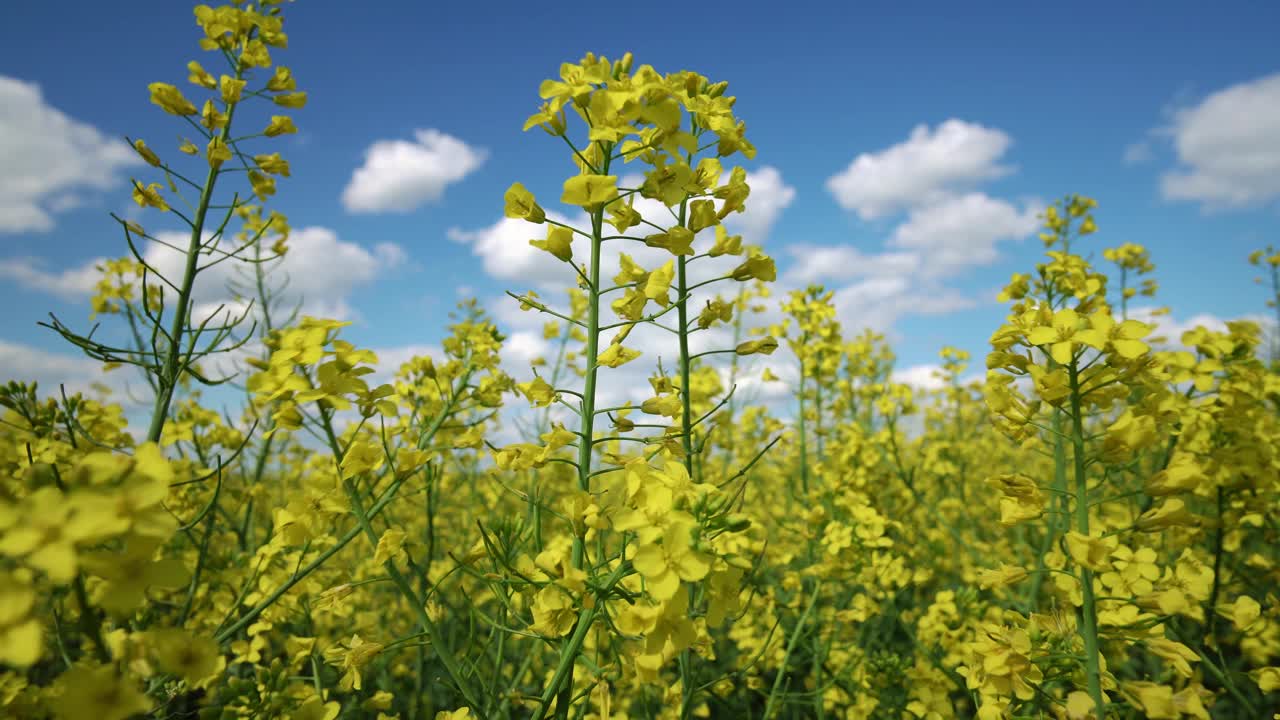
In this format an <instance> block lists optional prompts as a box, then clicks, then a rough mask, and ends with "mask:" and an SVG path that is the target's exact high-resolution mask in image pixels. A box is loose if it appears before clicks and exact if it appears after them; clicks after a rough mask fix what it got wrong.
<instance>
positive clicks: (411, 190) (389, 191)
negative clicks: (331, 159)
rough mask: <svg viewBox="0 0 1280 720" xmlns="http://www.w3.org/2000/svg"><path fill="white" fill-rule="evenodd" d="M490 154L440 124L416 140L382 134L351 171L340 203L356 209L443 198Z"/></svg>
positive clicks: (389, 208)
mask: <svg viewBox="0 0 1280 720" xmlns="http://www.w3.org/2000/svg"><path fill="white" fill-rule="evenodd" d="M487 157H488V152H487V151H485V150H484V149H482V148H476V147H472V146H470V145H468V144H467V143H465V142H463V141H462V140H459V139H458V138H455V137H453V136H451V135H446V134H445V133H442V132H440V131H439V130H418V131H416V132H415V133H414V140H413V141H408V140H379V141H377V142H375V143H374V144H373V145H370V146H369V149H368V150H366V151H365V159H364V165H363V166H361V167H360V168H358V169H356V171H355V172H354V173H353V174H352V175H351V180H350V181H349V182H348V183H347V186H346V188H344V189H343V191H342V204H343V206H344V207H346V209H347V211H348V212H353V213H377V212H402V213H403V212H409V211H411V210H415V209H417V208H418V207H421V206H422V205H424V204H426V203H431V202H435V201H437V200H439V199H440V197H441V196H442V195H443V194H444V191H445V188H447V187H448V186H449V185H452V184H454V183H457V182H459V181H461V180H462V179H463V178H465V177H466V176H468V175H470V174H471V173H472V172H474V171H475V170H476V169H478V168H479V167H480V166H481V165H482V164H484V161H485V159H486V158H487Z"/></svg>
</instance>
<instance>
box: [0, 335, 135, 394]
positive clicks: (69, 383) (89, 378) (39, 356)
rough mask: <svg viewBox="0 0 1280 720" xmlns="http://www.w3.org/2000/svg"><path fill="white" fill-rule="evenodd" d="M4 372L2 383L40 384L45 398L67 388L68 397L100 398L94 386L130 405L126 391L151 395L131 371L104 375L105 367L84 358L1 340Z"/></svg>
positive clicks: (121, 369) (0, 361)
mask: <svg viewBox="0 0 1280 720" xmlns="http://www.w3.org/2000/svg"><path fill="white" fill-rule="evenodd" d="M0 368H4V370H3V372H4V376H3V378H0V379H2V380H6V381H7V380H18V381H22V382H32V381H34V382H36V383H37V384H38V385H39V393H40V395H41V396H42V397H57V395H58V387H59V386H60V385H61V386H65V388H66V390H67V393H68V394H71V393H76V392H80V393H84V394H85V395H88V396H91V397H96V396H97V395H98V393H97V392H94V386H95V385H96V386H101V387H105V388H107V389H108V390H109V391H110V392H111V395H112V397H113V398H114V399H115V401H116V402H122V403H123V404H126V405H128V404H130V402H129V398H128V395H127V392H125V391H126V389H127V388H128V387H129V386H131V385H134V386H137V388H136V389H138V390H142V391H145V393H144V394H146V393H149V392H150V391H149V390H147V388H146V386H145V385H144V384H143V383H142V381H141V380H138V379H137V376H136V375H135V374H133V373H132V372H131V371H130V369H129V368H120V369H117V370H113V371H111V372H104V371H103V369H102V363H100V362H98V361H97V360H94V359H92V358H88V357H85V356H83V355H73V354H70V353H63V352H52V351H49V350H42V349H40V348H37V347H32V346H30V345H24V344H22V343H15V342H8V341H6V340H0Z"/></svg>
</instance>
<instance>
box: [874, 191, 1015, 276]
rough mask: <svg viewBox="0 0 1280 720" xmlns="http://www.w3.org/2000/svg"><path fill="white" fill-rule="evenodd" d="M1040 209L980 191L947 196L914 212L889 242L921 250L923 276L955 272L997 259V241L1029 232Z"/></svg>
mask: <svg viewBox="0 0 1280 720" xmlns="http://www.w3.org/2000/svg"><path fill="white" fill-rule="evenodd" d="M1039 212H1040V208H1039V207H1037V206H1034V205H1031V206H1028V207H1026V208H1024V209H1022V210H1021V211H1020V210H1018V209H1017V208H1015V207H1014V206H1013V205H1010V204H1009V203H1007V202H1004V201H1003V200H996V199H994V198H991V197H989V196H987V195H984V194H982V193H969V194H967V195H962V196H956V197H948V198H945V199H942V200H940V201H939V202H937V203H935V204H932V205H928V206H926V207H922V208H917V209H915V210H912V211H911V214H910V215H909V216H908V217H907V220H906V222H904V223H902V224H901V225H899V226H898V227H897V229H896V230H894V232H893V235H892V237H890V239H889V245H890V246H892V247H897V248H903V249H906V250H910V251H915V252H917V253H919V255H920V258H921V265H922V268H921V271H922V273H923V274H925V275H930V276H946V275H954V274H955V273H957V272H959V271H961V270H964V269H967V268H970V267H975V266H981V265H989V264H991V263H992V262H994V261H995V260H996V259H997V257H998V253H997V252H996V243H998V242H1000V241H1001V240H1012V239H1021V238H1024V237H1026V236H1027V235H1030V234H1031V233H1032V232H1034V231H1035V229H1036V227H1037V226H1038V225H1039V220H1038V219H1037V218H1036V215H1037V213H1039Z"/></svg>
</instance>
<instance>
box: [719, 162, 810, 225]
mask: <svg viewBox="0 0 1280 720" xmlns="http://www.w3.org/2000/svg"><path fill="white" fill-rule="evenodd" d="M747 186H748V187H750V188H751V196H750V197H749V198H747V206H746V209H745V210H743V212H741V213H732V214H730V215H729V217H727V218H725V229H726V230H728V231H729V232H731V233H733V234H735V235H741V236H742V239H743V241H744V242H746V243H747V244H749V245H760V244H763V243H764V242H765V241H766V240H767V239H768V238H769V233H770V231H771V230H772V229H773V226H774V223H776V222H778V218H779V217H781V215H782V211H783V210H786V209H787V207H789V206H790V205H791V202H792V201H793V200H795V197H796V189H795V188H794V187H792V186H790V185H788V184H786V183H785V182H783V180H782V173H781V172H780V171H779V170H778V169H777V168H775V167H771V166H768V165H766V166H764V167H762V168H760V169H759V170H754V171H752V172H748V173H747Z"/></svg>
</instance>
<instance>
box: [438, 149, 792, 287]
mask: <svg viewBox="0 0 1280 720" xmlns="http://www.w3.org/2000/svg"><path fill="white" fill-rule="evenodd" d="M643 182H644V179H643V177H641V176H639V175H627V176H624V177H621V178H619V181H618V184H619V185H620V186H621V187H637V186H639V185H640V184H641V183H643ZM747 184H748V185H749V186H750V187H751V196H750V198H749V199H748V201H747V209H746V211H745V212H742V213H731V214H730V215H729V217H728V218H726V220H725V228H726V229H727V230H728V231H729V232H731V233H733V234H739V235H742V238H743V241H744V242H746V243H747V244H763V243H764V242H765V241H766V240H767V238H768V235H769V233H770V231H771V230H772V228H773V225H774V224H775V223H776V222H777V221H778V218H779V217H780V215H781V214H782V211H783V210H785V209H786V208H787V206H789V205H790V204H791V202H792V200H793V199H794V198H795V188H793V187H791V186H789V185H787V184H786V183H785V182H784V181H783V180H782V174H781V173H780V172H779V171H778V170H777V169H776V168H772V167H764V168H761V169H760V170H758V171H755V172H750V173H747ZM635 208H636V211H637V212H639V213H640V214H641V215H642V216H643V217H644V218H646V219H648V220H651V221H653V222H655V223H657V224H660V225H670V224H671V216H670V214H669V213H668V212H667V210H666V208H665V206H663V205H662V203H660V202H658V201H657V200H651V199H648V198H641V197H637V198H636V199H635ZM547 217H548V218H550V219H552V220H554V221H556V222H560V223H565V224H567V225H570V226H572V227H576V228H588V227H590V224H591V222H590V219H589V218H588V217H587V215H586V213H583V212H578V213H575V214H573V215H564V214H561V213H559V212H556V211H554V210H548V211H547ZM549 227H551V226H550V225H545V224H544V225H535V224H533V223H529V222H526V221H524V220H520V219H517V218H501V219H499V220H497V221H496V222H494V223H493V224H492V225H489V226H487V227H482V228H478V229H462V228H456V227H455V228H450V229H449V230H448V231H446V235H447V237H448V238H449V239H450V240H453V241H454V242H458V243H461V244H464V245H467V246H469V247H470V248H471V251H472V253H473V254H474V255H476V256H477V257H479V258H480V261H481V264H482V267H483V268H484V271H485V273H486V274H487V275H489V276H490V277H493V278H495V279H498V280H502V281H504V282H507V283H509V284H513V285H514V286H513V287H512V290H525V289H536V290H539V291H557V290H560V289H563V288H565V287H568V286H571V285H573V284H574V283H575V282H576V279H577V274H576V273H575V272H574V270H573V268H571V267H569V266H568V265H566V264H565V263H563V262H561V261H560V260H559V259H557V258H556V257H554V256H553V255H551V254H550V253H548V252H546V251H545V250H540V249H538V248H535V247H533V246H532V245H530V244H529V240H531V239H542V238H545V237H546V234H547V229H548V228H549ZM711 234H712V231H711V230H706V231H704V232H703V233H702V235H701V236H700V237H699V242H706V238H708V237H711ZM572 248H573V258H574V262H576V263H578V264H582V263H584V262H585V261H586V259H587V258H588V257H589V254H590V246H589V245H588V244H587V241H586V239H585V238H583V237H582V236H580V235H575V236H574V238H573V242H572ZM623 252H625V253H626V254H628V255H630V256H631V257H632V258H633V259H635V260H636V262H639V263H640V264H641V265H643V266H645V267H655V266H657V265H660V264H662V263H663V262H666V261H667V260H669V259H670V258H671V255H670V254H669V253H667V252H666V251H665V250H660V249H655V248H649V247H645V246H643V245H640V244H638V243H626V244H623V243H617V242H611V243H606V244H605V245H604V248H603V254H602V258H601V260H602V264H603V267H604V268H605V269H606V271H607V274H608V275H609V276H612V275H613V273H614V272H616V268H617V267H618V258H619V256H620V255H621V254H622V253H623ZM731 262H736V260H735V259H734V258H724V259H720V260H700V261H699V263H698V268H699V270H702V269H704V268H706V269H709V270H708V271H710V270H722V269H723V268H724V266H725V265H726V264H728V263H731ZM610 268H615V269H613V270H610Z"/></svg>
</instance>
